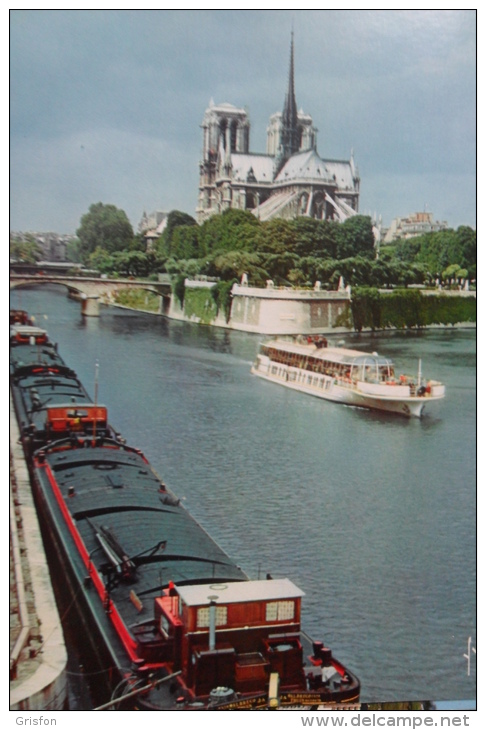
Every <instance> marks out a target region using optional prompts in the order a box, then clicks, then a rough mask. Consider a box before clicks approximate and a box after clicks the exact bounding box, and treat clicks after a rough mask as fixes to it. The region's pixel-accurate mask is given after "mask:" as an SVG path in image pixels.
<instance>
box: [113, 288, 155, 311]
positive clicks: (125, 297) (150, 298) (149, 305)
mask: <svg viewBox="0 0 486 730" xmlns="http://www.w3.org/2000/svg"><path fill="white" fill-rule="evenodd" d="M115 301H116V303H117V304H121V305H123V306H124V307H130V309H140V310H143V311H145V312H158V311H159V304H160V297H158V296H157V294H154V293H153V292H150V291H146V290H144V289H129V290H120V291H117V292H115Z"/></svg>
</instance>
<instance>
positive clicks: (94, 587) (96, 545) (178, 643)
mask: <svg viewBox="0 0 486 730" xmlns="http://www.w3.org/2000/svg"><path fill="white" fill-rule="evenodd" d="M39 343H40V345H39V347H36V346H32V343H31V344H30V345H29V344H27V343H25V341H20V340H19V341H18V343H14V347H17V348H18V349H17V350H16V351H15V353H14V355H13V356H12V355H11V374H12V393H13V398H14V404H15V409H16V413H17V419H18V421H19V426H20V430H21V433H22V439H23V445H24V450H25V453H26V458H27V461H28V465H29V469H30V473H31V479H32V484H33V489H34V495H35V499H36V504H37V508H38V510H39V513H40V517H41V522H42V527H43V533H44V537H45V540H46V544H47V549H48V553H49V554H50V556H51V559H52V560H53V565H54V564H55V566H56V573H58V575H57V576H56V582H57V584H58V589H59V591H60V593H61V595H62V603H63V604H64V606H63V610H69V611H72V610H75V611H76V615H77V621H78V625H79V631H78V632H77V633H78V634H79V635H80V638H81V643H82V644H83V645H84V648H85V649H87V651H86V652H85V653H86V654H87V655H88V656H89V658H90V661H93V663H94V666H92V667H91V666H89V667H87V668H88V669H89V671H93V672H101V673H100V675H99V676H100V677H101V678H102V679H103V680H104V681H103V684H105V685H106V691H101V692H100V695H99V700H100V702H101V703H103V702H104V701H105V702H106V700H107V699H108V698H109V697H110V692H111V693H112V694H111V701H110V702H106V704H104V705H103V704H102V706H101V707H100V709H105V708H106V709H108V708H110V709H128V708H136V709H141V710H147V711H154V710H156V711H160V710H186V711H191V710H206V709H210V710H238V709H243V710H247V709H255V710H258V709H277V708H278V707H282V709H284V708H291V707H301V706H308V707H316V706H319V705H324V704H326V705H329V704H330V705H335V704H347V703H353V702H357V701H358V699H359V690H360V684H359V680H358V679H357V678H356V677H355V676H354V675H353V674H352V673H351V672H349V670H347V669H346V668H345V667H344V666H343V665H342V664H341V663H340V662H338V661H337V660H336V659H334V658H333V657H332V655H331V652H330V651H329V650H328V649H325V648H324V647H323V645H322V644H321V643H320V642H314V643H313V642H312V641H311V640H310V639H309V638H308V637H307V636H306V635H305V634H304V633H303V632H302V631H301V628H300V598H301V596H302V595H303V594H302V592H301V591H300V590H299V589H298V588H297V587H296V586H294V585H293V584H292V583H291V582H290V581H287V580H286V579H277V580H275V581H274V580H270V581H269V580H267V581H251V580H249V579H248V576H246V575H245V574H244V573H243V571H242V570H241V569H240V568H239V567H238V566H237V565H236V564H235V563H234V562H233V561H232V560H231V559H230V558H229V557H228V556H227V555H226V553H224V551H222V550H221V548H219V546H217V545H216V543H215V542H214V541H213V540H212V539H211V538H210V537H209V535H208V534H207V533H206V532H205V531H204V530H203V528H202V527H201V526H200V525H199V524H198V523H197V522H196V521H195V520H194V519H193V518H192V517H190V515H189V514H188V512H187V511H186V510H185V509H184V508H183V507H182V505H181V504H180V502H179V500H178V499H177V498H176V497H175V496H174V495H173V494H172V493H171V492H169V490H168V489H167V488H166V486H165V485H164V483H163V482H162V481H161V480H160V478H159V477H158V476H157V474H155V472H154V471H153V470H152V468H151V467H150V465H149V464H148V462H147V460H146V459H145V457H144V456H143V454H142V453H141V452H140V451H139V450H138V449H134V448H132V447H130V446H127V445H126V444H125V442H124V441H123V439H121V438H120V437H119V435H118V434H116V433H115V432H114V431H113V429H112V428H111V427H110V426H109V424H108V422H107V420H106V419H107V416H106V412H105V411H106V409H104V407H102V406H98V405H97V404H93V403H92V402H91V399H90V398H89V395H88V394H87V393H86V391H85V390H84V388H83V386H82V384H81V383H80V382H79V381H78V380H77V378H76V375H75V373H74V372H73V371H72V370H70V369H69V368H66V366H65V364H64V363H63V361H62V359H61V358H60V357H59V355H58V353H57V349H56V348H54V349H50V346H49V345H48V344H46V343H45V340H43V339H42V337H40V336H39ZM68 396H69V397H68ZM66 401H68V402H66ZM215 591H216V592H217V593H218V596H216V595H214V596H213V595H211V596H208V595H207V594H208V593H214V592H215ZM225 591H226V593H225ZM196 594H199V598H198V601H199V602H198V601H196V600H194V601H193V602H191V600H192V599H191V596H194V595H196ZM231 595H233V598H230V596H231ZM201 596H203V597H202V599H201ZM235 596H236V597H235ZM209 599H211V601H209ZM212 599H218V601H219V603H218V606H217V608H216V604H215V601H213V600H212ZM223 599H224V600H223ZM226 599H227V600H226ZM225 604H227V605H225ZM149 606H151V608H149ZM152 607H153V608H152ZM281 610H282V615H280V611H281ZM220 611H222V612H223V613H224V618H221V616H220V615H219V614H218V613H217V612H220ZM265 611H266V612H267V613H266V614H265ZM257 614H258V616H257ZM196 616H197V621H198V623H197V625H196V624H195V623H194V621H195V620H196ZM216 616H217V618H215V617H216ZM252 616H253V618H251V617H252ZM211 617H212V618H211ZM235 617H236V618H235ZM248 617H250V618H248ZM255 617H257V618H258V620H257V619H256V618H255ZM200 620H201V621H202V623H199V621H200ZM252 621H253V623H252ZM191 622H193V623H191ZM221 622H222V623H221ZM248 624H250V626H248ZM221 626H222V628H221ZM191 627H192V628H191ZM299 657H300V659H299ZM192 664H194V666H192ZM253 672H254V674H253ZM321 675H322V676H321ZM209 676H210V677H211V679H208V678H207V677H209ZM101 684H102V683H101V682H99V683H97V685H98V688H99V689H102V687H101ZM113 690H114V691H113ZM221 690H222V691H221Z"/></svg>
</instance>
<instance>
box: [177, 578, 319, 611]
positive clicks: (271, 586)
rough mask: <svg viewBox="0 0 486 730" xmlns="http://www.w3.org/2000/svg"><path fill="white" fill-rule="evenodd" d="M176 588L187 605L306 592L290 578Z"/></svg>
mask: <svg viewBox="0 0 486 730" xmlns="http://www.w3.org/2000/svg"><path fill="white" fill-rule="evenodd" d="M176 590H177V592H178V594H179V595H180V597H181V598H182V600H183V601H184V603H185V604H186V605H187V606H209V604H210V603H211V601H216V602H218V603H225V604H226V603H247V602H249V601H276V600H285V599H292V598H301V597H302V596H304V595H305V594H304V592H303V591H302V590H301V589H300V588H297V586H296V585H295V584H294V583H292V581H290V580H289V579H288V578H281V579H276V580H247V581H238V582H236V583H210V584H205V585H188V586H177V585H176Z"/></svg>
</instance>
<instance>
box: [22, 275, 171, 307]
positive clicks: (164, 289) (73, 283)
mask: <svg viewBox="0 0 486 730" xmlns="http://www.w3.org/2000/svg"><path fill="white" fill-rule="evenodd" d="M47 284H60V285H61V286H65V287H66V289H67V290H68V293H69V294H70V295H73V296H74V297H75V298H77V299H79V300H80V302H81V311H82V313H83V314H84V315H85V316H87V317H99V314H100V303H104V302H106V303H108V302H110V301H112V300H113V295H114V294H115V292H119V291H123V290H127V289H143V290H145V291H149V292H152V293H153V294H156V295H157V296H159V297H160V305H159V312H160V313H161V314H167V313H168V311H169V308H170V302H171V296H172V289H171V284H170V280H169V277H167V280H164V281H146V280H143V279H133V278H132V279H101V278H95V277H80V276H59V275H56V274H46V273H44V274H14V273H12V272H11V273H10V289H17V288H20V287H26V286H29V287H31V286H45V285H47Z"/></svg>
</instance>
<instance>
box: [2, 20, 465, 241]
mask: <svg viewBox="0 0 486 730" xmlns="http://www.w3.org/2000/svg"><path fill="white" fill-rule="evenodd" d="M9 30H10V38H9V42H10V77H9V84H10V150H9V153H10V230H12V231H38V232H40V231H42V232H47V231H54V232H57V233H63V234H70V233H75V232H76V229H77V228H78V227H79V224H80V219H81V217H82V215H84V214H85V213H86V212H87V211H88V209H89V206H90V205H91V204H92V203H97V202H102V203H104V204H113V205H115V206H116V207H118V208H121V209H122V210H124V211H125V213H126V214H127V216H128V218H129V219H130V222H131V224H132V226H133V228H134V230H135V231H136V230H137V229H138V224H139V222H140V219H141V217H142V214H143V212H144V211H146V212H147V213H150V212H152V211H155V210H161V211H165V212H170V211H171V210H181V211H184V212H186V213H189V214H190V215H193V216H195V209H196V205H197V195H198V176H199V167H198V165H199V161H200V157H201V151H202V130H201V128H200V125H201V122H202V118H203V115H204V111H205V109H206V108H207V107H208V106H209V104H210V101H211V100H213V101H214V103H216V104H219V103H223V102H229V103H231V104H234V105H235V106H238V107H245V108H247V109H248V112H249V116H250V122H251V133H250V151H251V152H265V144H266V128H267V124H268V120H269V117H270V116H271V114H273V113H274V112H276V111H281V110H282V107H283V103H284V97H285V91H286V86H287V78H288V67H289V53H290V38H291V32H292V30H293V33H294V46H295V95H296V99H297V106H298V108H299V109H303V110H304V112H306V113H307V114H310V115H311V116H312V118H313V121H314V125H315V126H316V127H317V129H318V130H319V132H318V136H317V150H318V152H319V154H320V155H321V157H323V158H328V159H349V157H350V154H351V150H352V151H353V154H354V159H355V162H356V164H357V166H358V168H359V172H360V177H361V195H360V213H363V214H369V215H372V216H377V217H379V216H381V218H382V222H383V225H384V226H388V225H390V223H391V221H392V219H394V218H395V217H398V216H400V217H404V216H407V215H408V214H410V213H413V212H418V211H423V210H427V211H430V212H432V214H433V216H434V219H435V220H439V221H447V223H448V224H449V226H450V227H452V228H457V227H458V226H460V225H469V226H471V227H473V228H475V227H476V115H477V107H476V104H477V102H476V12H475V10H474V9H473V10H457V9H456V10H446V9H442V10H407V9H402V10H394V9H390V10H352V9H349V10H288V11H287V10H197V9H196V10H150V9H146V10H110V9H106V10H83V9H77V10H69V9H66V10H35V9H32V10H21V9H19V10H14V9H11V10H10V29H9Z"/></svg>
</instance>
